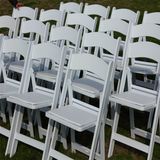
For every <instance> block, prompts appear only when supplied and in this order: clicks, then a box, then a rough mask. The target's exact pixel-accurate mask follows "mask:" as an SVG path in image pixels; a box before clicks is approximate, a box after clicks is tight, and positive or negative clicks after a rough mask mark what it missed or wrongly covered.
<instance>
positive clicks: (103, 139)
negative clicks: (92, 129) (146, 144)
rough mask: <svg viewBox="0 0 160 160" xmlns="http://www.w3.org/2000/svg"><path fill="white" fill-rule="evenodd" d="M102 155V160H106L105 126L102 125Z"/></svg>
mask: <svg viewBox="0 0 160 160" xmlns="http://www.w3.org/2000/svg"><path fill="white" fill-rule="evenodd" d="M100 148H101V150H100V154H101V157H102V160H105V124H104V123H103V124H102V127H101V131H100Z"/></svg>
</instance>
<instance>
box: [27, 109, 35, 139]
mask: <svg viewBox="0 0 160 160" xmlns="http://www.w3.org/2000/svg"><path fill="white" fill-rule="evenodd" d="M27 115H28V125H27V130H28V131H29V132H30V136H31V137H32V138H34V131H33V122H32V121H33V119H32V111H31V110H30V109H27Z"/></svg>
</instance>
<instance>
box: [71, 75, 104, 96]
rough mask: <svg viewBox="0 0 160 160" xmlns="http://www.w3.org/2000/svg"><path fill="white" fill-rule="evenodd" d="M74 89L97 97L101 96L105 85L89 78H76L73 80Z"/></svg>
mask: <svg viewBox="0 0 160 160" xmlns="http://www.w3.org/2000/svg"><path fill="white" fill-rule="evenodd" d="M72 86H73V90H74V91H77V92H79V93H81V94H84V95H86V96H89V97H92V98H96V97H99V96H100V93H101V92H102V90H103V85H102V84H101V83H98V82H96V81H93V80H91V79H87V78H80V79H75V80H74V81H73V82H72Z"/></svg>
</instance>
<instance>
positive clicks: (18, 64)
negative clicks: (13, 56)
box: [8, 60, 24, 73]
mask: <svg viewBox="0 0 160 160" xmlns="http://www.w3.org/2000/svg"><path fill="white" fill-rule="evenodd" d="M23 66H24V60H20V61H14V62H11V63H10V65H9V68H8V69H9V70H11V71H15V72H17V73H22V71H23Z"/></svg>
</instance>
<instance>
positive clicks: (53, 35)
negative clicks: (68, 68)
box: [49, 26, 82, 52]
mask: <svg viewBox="0 0 160 160" xmlns="http://www.w3.org/2000/svg"><path fill="white" fill-rule="evenodd" d="M81 36H82V30H81V29H79V30H76V29H74V28H71V27H67V26H64V27H56V28H54V27H53V28H51V32H50V38H49V41H50V42H51V41H56V42H57V44H58V45H60V46H61V47H63V46H64V45H65V43H66V42H67V43H66V45H67V47H68V49H69V47H72V49H74V52H78V50H79V48H80V43H81ZM70 43H71V44H72V46H70V45H69V46H68V44H70Z"/></svg>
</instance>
